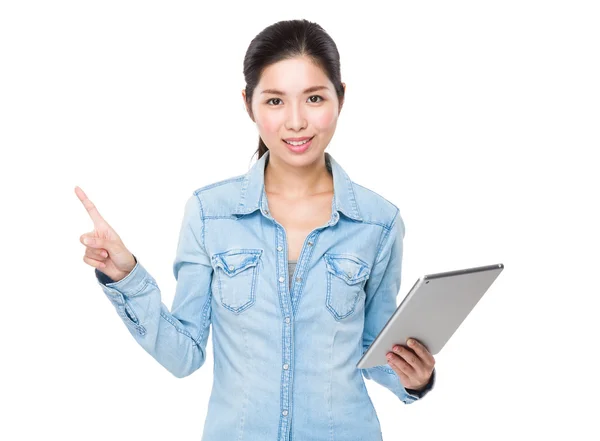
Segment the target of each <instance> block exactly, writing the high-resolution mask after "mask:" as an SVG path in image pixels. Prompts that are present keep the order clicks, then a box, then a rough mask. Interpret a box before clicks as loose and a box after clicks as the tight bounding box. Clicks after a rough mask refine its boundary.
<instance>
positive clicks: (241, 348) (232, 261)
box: [95, 152, 435, 441]
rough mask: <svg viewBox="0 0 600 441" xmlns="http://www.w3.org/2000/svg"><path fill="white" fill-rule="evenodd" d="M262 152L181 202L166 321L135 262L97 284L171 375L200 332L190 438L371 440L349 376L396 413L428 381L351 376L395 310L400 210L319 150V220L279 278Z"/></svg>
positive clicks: (186, 365) (192, 353) (368, 408)
mask: <svg viewBox="0 0 600 441" xmlns="http://www.w3.org/2000/svg"><path fill="white" fill-rule="evenodd" d="M269 154H270V153H269V152H267V153H266V154H265V155H263V156H262V157H261V158H260V159H259V160H258V161H256V162H255V163H254V165H253V166H252V167H251V168H250V170H249V171H248V172H247V173H246V174H244V175H240V176H236V177H232V178H229V179H226V180H223V181H220V182H216V183H213V184H210V185H207V186H204V187H202V188H199V189H197V190H195V191H194V192H193V195H191V196H190V198H189V199H188V200H187V203H186V206H185V211H184V216H183V221H182V224H181V230H180V236H179V241H178V245H177V252H176V257H175V260H174V263H173V274H174V275H175V279H176V281H177V287H176V292H175V297H174V300H173V305H172V308H171V311H169V309H168V308H167V306H166V305H165V304H164V303H162V302H161V292H160V289H159V286H158V284H157V282H156V281H155V279H154V278H153V277H152V276H151V275H150V274H149V273H148V272H147V271H146V269H145V268H144V266H143V265H142V264H141V263H140V262H139V261H138V262H137V264H136V266H135V267H134V269H133V270H132V271H131V273H129V274H128V275H127V277H125V278H123V279H122V280H120V281H118V282H114V281H112V279H110V278H108V277H107V276H106V275H105V274H103V273H102V272H100V271H99V270H97V269H96V270H95V274H96V277H97V280H98V283H99V284H100V286H101V287H102V289H103V291H104V292H105V294H106V295H107V297H108V298H109V299H110V301H111V302H112V303H113V305H114V306H115V308H116V310H117V312H118V314H119V315H120V317H121V318H122V320H123V322H124V323H125V325H126V326H127V328H128V330H129V332H130V333H131V335H132V336H133V337H134V339H135V340H136V341H137V342H138V343H139V344H140V345H141V346H142V347H143V348H144V350H146V351H147V352H148V353H149V354H150V355H151V356H152V357H154V358H155V359H156V360H157V361H158V362H159V363H160V364H161V365H163V366H164V367H165V368H166V369H168V370H169V371H170V372H171V373H172V374H173V375H175V376H176V377H179V378H181V377H185V376H187V375H190V374H191V373H192V372H194V371H195V370H196V369H198V368H200V367H201V366H202V365H203V364H204V361H205V359H206V343H207V340H208V336H209V332H210V331H209V330H210V326H211V324H212V347H213V354H214V370H213V372H214V377H213V387H212V391H211V395H210V399H209V403H208V410H207V416H206V421H205V425H204V433H203V437H202V440H203V441H233V440H238V441H271V440H278V441H283V440H286V441H288V440H294V441H321V440H323V441H325V440H328V441H333V440H341V441H354V440H356V441H359V440H360V441H375V440H381V439H382V435H381V429H380V424H379V419H378V417H377V415H376V412H375V408H374V406H373V404H372V402H371V399H370V397H369V395H368V393H367V389H366V387H365V382H364V379H363V376H364V377H365V378H367V379H371V380H374V381H376V382H377V383H379V384H381V385H382V386H384V387H386V388H387V389H389V390H390V391H391V392H392V393H394V394H395V395H396V396H397V397H398V398H399V399H400V400H402V401H403V402H404V403H407V404H408V403H412V402H414V401H415V400H417V399H419V398H421V397H422V396H424V395H425V394H426V393H427V392H428V391H429V390H431V388H432V387H433V385H434V383H435V371H434V375H433V376H432V380H431V381H430V383H429V385H428V386H427V388H426V389H425V390H424V391H423V392H421V393H419V394H418V393H417V392H416V391H410V390H409V391H407V390H406V389H405V388H404V387H403V386H402V384H401V383H400V380H399V377H398V376H397V375H396V373H395V372H394V371H393V370H392V369H391V368H390V366H389V365H382V366H376V367H372V368H368V369H357V367H356V364H357V362H358V360H359V359H360V357H361V356H362V354H363V353H364V351H365V350H366V349H367V348H368V347H369V345H370V344H371V342H372V341H373V340H374V339H375V337H376V336H377V334H378V333H379V331H380V330H381V329H382V328H383V326H384V325H385V323H386V322H387V320H388V319H389V318H390V316H391V315H392V313H393V312H394V310H395V309H396V298H397V295H398V293H399V291H400V279H401V276H400V274H401V266H402V250H403V247H402V242H403V238H404V231H405V230H404V228H405V227H404V222H403V220H402V218H401V216H400V211H399V209H398V208H397V207H396V206H395V205H394V204H392V203H391V202H389V201H388V200H386V199H384V198H383V197H382V196H380V195H378V194H377V193H375V192H373V191H372V190H369V189H367V188H365V187H363V186H361V185H358V184H356V183H354V182H352V181H351V180H350V178H349V177H348V175H347V174H346V172H345V171H344V170H343V169H342V167H341V166H340V165H339V164H338V163H337V162H336V161H335V160H334V159H333V157H332V156H331V154H330V153H327V152H326V153H325V158H326V164H327V169H328V170H329V172H330V173H331V174H332V176H333V184H334V196H333V200H332V205H331V209H332V211H331V217H330V219H329V220H328V221H327V222H326V223H325V224H323V225H321V226H320V227H318V228H315V229H314V230H313V231H312V232H310V234H308V236H307V237H306V239H305V241H304V244H303V246H302V250H301V252H300V255H299V257H298V260H297V265H296V267H295V269H294V273H293V274H289V273H288V247H287V241H286V233H285V229H284V228H283V227H282V226H281V225H280V224H279V223H278V222H277V221H276V220H275V219H274V218H273V217H272V216H271V214H270V212H269V204H268V201H267V196H266V193H265V189H264V169H265V165H266V163H267V162H268V158H269ZM136 260H137V256H136ZM290 277H291V278H292V280H291V281H290V280H289V278H290ZM398 343H401V344H404V343H405V342H398ZM390 349H391V348H390ZM409 392H412V393H409Z"/></svg>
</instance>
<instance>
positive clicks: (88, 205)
mask: <svg viewBox="0 0 600 441" xmlns="http://www.w3.org/2000/svg"><path fill="white" fill-rule="evenodd" d="M75 194H77V197H78V198H79V200H80V201H81V203H82V204H83V206H84V207H85V209H86V210H87V212H88V213H89V215H90V217H91V218H92V221H93V222H94V225H100V224H105V223H106V221H105V220H104V218H103V217H102V216H100V212H99V211H98V209H97V208H96V206H95V205H94V203H93V202H92V201H90V200H89V198H88V197H87V196H86V194H85V193H84V192H83V190H82V189H81V188H79V187H75Z"/></svg>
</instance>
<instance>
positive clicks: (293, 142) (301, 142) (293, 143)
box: [285, 138, 310, 145]
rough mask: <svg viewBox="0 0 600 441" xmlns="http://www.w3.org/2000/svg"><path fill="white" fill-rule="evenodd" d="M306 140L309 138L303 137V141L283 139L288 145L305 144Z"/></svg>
mask: <svg viewBox="0 0 600 441" xmlns="http://www.w3.org/2000/svg"><path fill="white" fill-rule="evenodd" d="M308 141H310V138H309V139H305V140H304V141H300V142H298V141H285V142H287V143H288V144H290V145H302V144H306V143H307V142H308Z"/></svg>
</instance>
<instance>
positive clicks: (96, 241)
mask: <svg viewBox="0 0 600 441" xmlns="http://www.w3.org/2000/svg"><path fill="white" fill-rule="evenodd" d="M79 240H80V241H81V243H82V244H84V245H85V246H86V247H89V248H96V249H102V248H103V249H105V250H109V249H110V248H111V242H109V241H107V240H106V239H101V238H99V237H94V236H92V235H90V234H82V235H81V237H80V238H79Z"/></svg>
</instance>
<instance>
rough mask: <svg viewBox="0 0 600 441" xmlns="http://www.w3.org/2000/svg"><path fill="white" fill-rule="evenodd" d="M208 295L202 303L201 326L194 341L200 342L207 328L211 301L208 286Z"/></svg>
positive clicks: (210, 292)
mask: <svg viewBox="0 0 600 441" xmlns="http://www.w3.org/2000/svg"><path fill="white" fill-rule="evenodd" d="M207 292H208V295H207V296H206V300H205V301H204V306H203V307H202V324H201V326H200V330H199V332H198V337H196V341H198V342H201V341H202V338H203V337H204V331H205V329H206V328H207V326H206V324H207V322H208V313H207V311H208V309H209V308H210V302H211V299H212V291H211V288H210V286H209V287H208V290H207Z"/></svg>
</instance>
